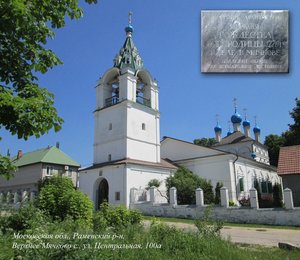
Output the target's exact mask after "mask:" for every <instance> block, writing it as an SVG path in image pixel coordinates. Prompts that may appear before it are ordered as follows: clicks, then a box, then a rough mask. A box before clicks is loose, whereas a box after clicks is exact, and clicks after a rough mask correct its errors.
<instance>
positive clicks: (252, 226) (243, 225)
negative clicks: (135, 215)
mask: <svg viewBox="0 0 300 260" xmlns="http://www.w3.org/2000/svg"><path fill="white" fill-rule="evenodd" d="M143 219H144V220H150V221H151V220H153V219H156V220H158V221H161V222H174V223H186V224H194V219H184V218H167V217H153V216H143ZM226 226H228V227H250V228H275V229H291V230H300V227H295V226H273V225H260V224H240V223H228V222H224V227H226Z"/></svg>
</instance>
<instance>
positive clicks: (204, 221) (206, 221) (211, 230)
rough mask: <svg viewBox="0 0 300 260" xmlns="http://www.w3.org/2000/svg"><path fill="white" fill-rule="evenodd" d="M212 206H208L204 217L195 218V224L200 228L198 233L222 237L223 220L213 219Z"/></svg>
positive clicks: (205, 235)
mask: <svg viewBox="0 0 300 260" xmlns="http://www.w3.org/2000/svg"><path fill="white" fill-rule="evenodd" d="M212 209H213V208H212V207H211V206H208V207H207V208H206V209H205V211H204V214H203V217H202V218H198V219H196V220H195V226H196V227H197V229H198V234H199V235H201V236H204V237H207V236H215V237H220V234H221V233H220V232H221V229H222V228H223V222H222V221H214V220H212V219H211V217H210V216H211V211H212Z"/></svg>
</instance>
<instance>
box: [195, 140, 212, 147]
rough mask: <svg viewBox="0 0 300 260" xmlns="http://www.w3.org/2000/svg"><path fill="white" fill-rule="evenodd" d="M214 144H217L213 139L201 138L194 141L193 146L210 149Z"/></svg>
mask: <svg viewBox="0 0 300 260" xmlns="http://www.w3.org/2000/svg"><path fill="white" fill-rule="evenodd" d="M216 143H217V140H216V139H215V138H201V139H195V140H194V144H196V145H202V146H205V147H211V146H213V145H214V144H216Z"/></svg>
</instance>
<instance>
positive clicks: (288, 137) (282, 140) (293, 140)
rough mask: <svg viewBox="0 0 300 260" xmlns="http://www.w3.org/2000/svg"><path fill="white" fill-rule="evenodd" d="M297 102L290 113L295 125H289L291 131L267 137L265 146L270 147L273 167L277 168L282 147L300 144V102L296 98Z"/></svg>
mask: <svg viewBox="0 0 300 260" xmlns="http://www.w3.org/2000/svg"><path fill="white" fill-rule="evenodd" d="M295 101H296V107H294V108H293V110H292V112H290V115H291V117H292V119H293V120H294V123H293V124H289V125H288V126H289V130H287V131H285V132H283V133H282V134H281V136H278V135H273V134H271V135H268V136H266V139H265V142H264V144H265V145H266V146H267V147H268V151H269V156H270V164H271V165H274V166H277V164H278V158H279V150H280V147H282V146H291V145H298V144H300V100H299V99H298V98H296V99H295Z"/></svg>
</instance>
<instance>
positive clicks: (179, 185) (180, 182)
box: [166, 167, 214, 204]
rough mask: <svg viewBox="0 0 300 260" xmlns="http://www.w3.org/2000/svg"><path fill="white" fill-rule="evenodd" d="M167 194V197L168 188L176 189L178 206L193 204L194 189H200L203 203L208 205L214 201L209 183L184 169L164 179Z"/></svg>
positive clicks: (194, 198) (181, 168)
mask: <svg viewBox="0 0 300 260" xmlns="http://www.w3.org/2000/svg"><path fill="white" fill-rule="evenodd" d="M166 187H167V190H168V192H167V194H168V196H169V191H170V188H172V187H175V188H176V189H177V201H178V204H195V203H196V195H195V192H196V189H197V188H201V189H202V190H203V193H204V203H205V204H210V203H213V201H214V193H213V187H212V185H211V183H210V181H207V180H205V179H203V178H201V177H199V176H197V175H195V174H193V173H192V172H191V171H190V170H188V169H187V168H185V167H180V168H179V169H178V170H177V171H176V172H175V174H174V176H170V177H168V178H167V179H166Z"/></svg>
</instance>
